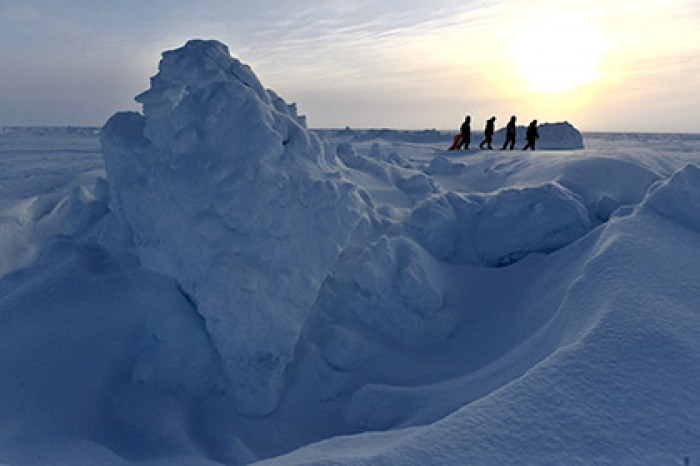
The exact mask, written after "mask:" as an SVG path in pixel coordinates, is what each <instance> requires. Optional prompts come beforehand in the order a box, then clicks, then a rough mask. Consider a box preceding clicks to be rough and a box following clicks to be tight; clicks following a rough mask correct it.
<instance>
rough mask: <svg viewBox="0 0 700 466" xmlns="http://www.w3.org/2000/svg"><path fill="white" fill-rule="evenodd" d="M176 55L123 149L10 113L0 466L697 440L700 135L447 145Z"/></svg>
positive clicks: (541, 453)
mask: <svg viewBox="0 0 700 466" xmlns="http://www.w3.org/2000/svg"><path fill="white" fill-rule="evenodd" d="M160 72H161V74H160V75H159V77H156V78H154V79H153V81H152V87H151V89H150V90H149V91H148V92H146V93H145V94H142V96H141V97H139V99H141V101H142V102H143V103H144V110H145V116H141V115H139V114H135V113H126V114H118V115H116V116H115V117H114V118H113V119H112V120H111V121H110V123H109V124H108V125H107V127H106V128H105V131H103V134H102V145H103V147H104V161H103V153H102V151H101V148H100V134H99V130H96V129H89V128H62V129H55V128H53V129H52V128H30V129H26V128H25V129H20V128H6V129H4V130H3V131H2V132H0V167H1V168H2V170H0V193H1V196H0V374H1V377H0V464H1V463H7V464H18V465H24V464H114V465H121V464H131V463H142V464H184V465H190V464H222V463H223V464H248V463H253V462H256V461H262V464H416V465H425V464H480V465H491V464H493V465H506V464H518V465H522V464H582V465H584V464H616V465H619V464H649V465H657V464H682V463H683V459H684V458H685V457H689V458H690V459H691V461H700V423H699V422H698V419H700V308H699V307H698V304H697V303H698V302H700V280H698V277H700V168H699V165H700V135H671V134H616V133H598V134H585V135H584V143H585V149H578V150H538V151H534V152H531V151H528V152H523V151H519V150H516V151H512V152H511V151H499V150H494V151H479V150H469V151H447V150H446V148H447V147H448V146H449V145H450V143H451V136H452V134H451V133H449V132H438V131H393V130H353V129H345V130H319V131H308V130H307V129H306V128H305V124H304V121H303V118H301V117H299V116H298V115H297V113H296V108H294V107H293V106H289V105H287V104H286V103H285V102H284V101H282V99H280V98H279V97H278V96H276V95H275V94H274V93H271V92H270V91H267V90H265V89H264V87H263V86H262V84H261V83H259V81H258V80H257V78H256V77H255V75H254V74H253V72H252V70H250V69H249V68H247V67H246V66H245V65H242V64H240V63H238V62H236V61H234V60H232V59H230V57H228V55H227V52H226V50H225V49H222V48H221V47H219V45H217V44H215V43H193V44H192V45H191V46H190V48H186V49H183V50H180V51H178V52H175V53H171V54H170V55H166V58H165V60H164V62H163V63H161V68H160ZM251 115H252V116H251ZM203 116H205V117H203ZM457 123H459V122H457ZM542 135H543V139H544V137H545V133H544V132H543V134H542ZM478 137H479V135H476V134H475V135H474V136H473V137H472V146H475V144H474V141H475V140H476V142H477V144H478V142H479V140H478ZM551 137H552V138H553V137H554V136H551ZM521 139H522V137H521V136H520V135H519V136H518V144H519V145H520V144H521V142H522V141H521ZM562 140H563V141H564V142H566V141H569V140H568V139H565V138H563V139H562ZM562 140H559V141H557V142H559V143H561V142H562ZM540 142H541V143H542V144H540V146H541V147H547V146H546V144H545V142H546V141H544V140H542V141H540ZM548 142H552V141H548ZM494 146H495V147H500V143H499V140H498V139H496V140H495V144H494ZM105 180H108V181H105ZM691 464H692V463H691Z"/></svg>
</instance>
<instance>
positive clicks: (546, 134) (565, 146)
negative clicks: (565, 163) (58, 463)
mask: <svg viewBox="0 0 700 466" xmlns="http://www.w3.org/2000/svg"><path fill="white" fill-rule="evenodd" d="M526 130H527V128H526V127H525V126H518V127H517V128H516V141H517V143H518V144H520V143H521V141H523V144H524V141H525V132H526ZM537 131H538V132H539V135H540V138H539V139H538V140H537V143H536V147H537V148H538V149H545V150H575V149H583V148H584V147H585V146H584V144H583V136H581V133H580V132H579V130H577V129H576V128H575V127H574V126H573V125H572V124H571V123H569V122H568V121H563V122H558V123H542V124H540V125H539V126H538V127H537ZM493 138H494V139H493V140H494V144H496V145H501V144H503V142H504V141H505V138H506V130H505V128H501V129H499V130H498V131H496V133H495V134H494V136H493Z"/></svg>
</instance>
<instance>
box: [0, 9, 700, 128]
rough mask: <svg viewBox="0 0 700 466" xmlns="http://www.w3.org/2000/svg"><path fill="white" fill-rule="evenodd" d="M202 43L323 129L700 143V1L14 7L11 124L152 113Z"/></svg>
mask: <svg viewBox="0 0 700 466" xmlns="http://www.w3.org/2000/svg"><path fill="white" fill-rule="evenodd" d="M193 38H203V39H217V40H220V41H222V42H223V43H225V44H226V45H228V47H229V49H230V51H231V54H232V55H233V56H234V57H236V58H237V59H239V60H241V61H243V62H245V63H247V64H248V65H250V66H251V67H252V68H253V70H254V71H255V73H256V74H257V75H258V77H259V78H260V79H261V80H262V82H263V84H264V85H265V86H267V87H268V88H270V89H273V90H275V91H276V92H277V93H278V94H280V95H281V96H282V97H284V98H285V100H287V101H288V102H296V103H297V106H298V108H299V111H300V113H302V114H304V115H306V116H307V119H308V122H309V126H311V127H318V128H330V127H336V128H337V127H345V126H350V127H353V128H370V127H371V128H377V127H381V128H400V129H429V128H436V129H456V128H458V127H459V125H460V123H461V122H462V120H463V119H464V116H465V115H467V114H469V115H471V116H472V120H473V123H472V127H473V128H477V127H479V126H480V124H481V122H482V121H484V120H485V119H486V118H488V117H490V116H492V115H494V116H496V117H497V118H498V122H497V124H498V126H501V124H505V122H506V121H507V120H508V118H509V117H510V115H517V116H518V119H519V122H520V123H522V124H526V123H528V122H529V121H530V120H532V119H537V120H539V121H540V122H544V121H550V122H555V121H564V120H566V121H570V122H571V123H573V124H574V125H575V126H576V127H578V128H579V129H582V130H584V131H662V132H696V133H700V1H698V0H646V1H645V0H638V1H631V0H614V1H613V0H586V1H579V0H557V1H544V0H528V1H526V2H525V1H522V0H492V1H480V0H461V1H454V0H431V1H429V2H428V1H426V0H384V1H379V0H353V1H347V0H345V1H339V0H255V1H250V0H197V1H194V0H188V1H184V0H148V1H136V0H120V1H118V2H116V1H112V0H109V1H108V0H0V126H13V125H22V126H23V125H91V126H100V125H102V124H104V122H105V121H106V120H107V119H108V118H109V116H110V115H112V114H113V113H115V112H116V111H120V110H140V106H139V105H138V104H137V103H136V102H134V100H133V97H134V96H136V95H137V94H139V93H140V92H142V91H143V90H145V89H147V88H148V86H149V78H150V77H151V76H152V75H154V74H155V73H156V72H157V65H158V61H159V59H160V54H161V53H162V52H163V51H164V50H169V49H174V48H178V47H180V46H182V45H184V43H185V42H186V41H187V40H189V39H193Z"/></svg>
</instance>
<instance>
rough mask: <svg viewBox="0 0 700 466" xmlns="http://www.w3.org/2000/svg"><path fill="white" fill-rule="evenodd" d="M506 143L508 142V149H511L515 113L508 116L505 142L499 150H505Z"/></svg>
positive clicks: (513, 136) (513, 144)
mask: <svg viewBox="0 0 700 466" xmlns="http://www.w3.org/2000/svg"><path fill="white" fill-rule="evenodd" d="M508 143H510V150H513V147H514V146H515V115H513V116H512V117H510V120H509V121H508V124H507V125H506V142H504V143H503V147H501V150H506V147H508Z"/></svg>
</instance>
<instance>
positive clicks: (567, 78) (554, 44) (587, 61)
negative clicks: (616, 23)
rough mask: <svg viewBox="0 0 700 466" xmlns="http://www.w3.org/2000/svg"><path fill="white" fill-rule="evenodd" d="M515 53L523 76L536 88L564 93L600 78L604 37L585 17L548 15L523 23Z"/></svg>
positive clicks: (539, 90)
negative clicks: (583, 18)
mask: <svg viewBox="0 0 700 466" xmlns="http://www.w3.org/2000/svg"><path fill="white" fill-rule="evenodd" d="M514 52H515V59H516V63H517V67H518V71H519V73H520V76H521V77H522V78H523V79H524V80H525V82H526V83H527V85H528V86H529V87H530V88H531V89H532V90H534V91H536V92H542V93H552V94H554V93H564V92H568V91H571V90H573V89H575V88H578V87H580V86H582V85H584V84H587V83H590V82H592V81H595V80H596V79H597V78H598V77H599V65H600V60H601V56H602V52H603V40H602V36H601V34H600V32H599V31H598V30H597V29H596V28H594V27H592V26H591V25H589V24H586V23H585V22H584V21H583V20H580V19H577V18H566V17H556V16H547V17H546V18H543V19H538V20H536V21H532V22H527V23H526V24H523V26H522V28H521V29H520V30H519V31H518V33H517V34H516V36H515V43H514Z"/></svg>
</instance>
